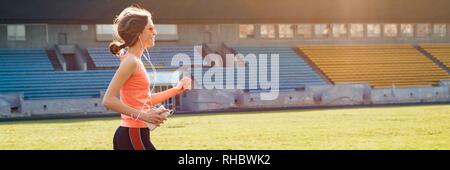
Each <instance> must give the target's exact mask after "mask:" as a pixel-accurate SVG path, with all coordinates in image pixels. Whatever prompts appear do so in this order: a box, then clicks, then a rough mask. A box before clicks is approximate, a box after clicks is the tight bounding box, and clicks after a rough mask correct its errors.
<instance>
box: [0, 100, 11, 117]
mask: <svg viewBox="0 0 450 170" xmlns="http://www.w3.org/2000/svg"><path fill="white" fill-rule="evenodd" d="M10 115H11V105H10V104H9V102H8V101H6V100H4V99H3V98H1V97H0V117H8V116H10Z"/></svg>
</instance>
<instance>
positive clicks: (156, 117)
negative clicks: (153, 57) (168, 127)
mask: <svg viewBox="0 0 450 170" xmlns="http://www.w3.org/2000/svg"><path fill="white" fill-rule="evenodd" d="M166 111H168V110H167V109H163V108H158V109H151V110H149V111H147V112H146V113H142V114H141V116H140V117H139V119H141V120H143V121H145V122H149V123H152V124H154V125H156V126H157V127H159V126H160V125H161V124H162V123H164V121H165V120H167V119H166V118H165V117H164V116H163V115H161V114H162V113H164V112H166Z"/></svg>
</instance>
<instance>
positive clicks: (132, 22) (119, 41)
mask: <svg viewBox="0 0 450 170" xmlns="http://www.w3.org/2000/svg"><path fill="white" fill-rule="evenodd" d="M151 17H152V15H151V14H150V12H148V11H147V10H145V9H143V8H141V7H139V6H137V5H133V6H130V7H127V8H125V9H124V10H123V11H122V12H121V13H120V14H119V15H118V16H117V17H116V19H114V35H113V36H114V40H113V42H111V43H110V44H109V50H110V51H111V53H112V54H114V55H119V54H120V52H121V51H122V49H123V48H125V47H130V46H133V45H134V44H136V42H137V41H138V38H139V34H140V33H141V32H142V31H143V30H144V28H145V26H146V25H147V23H148V20H149V19H151Z"/></svg>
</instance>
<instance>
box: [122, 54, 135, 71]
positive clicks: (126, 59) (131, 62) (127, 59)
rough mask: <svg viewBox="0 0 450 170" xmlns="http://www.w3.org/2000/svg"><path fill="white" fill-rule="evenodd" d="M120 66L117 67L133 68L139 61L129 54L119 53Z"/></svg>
mask: <svg viewBox="0 0 450 170" xmlns="http://www.w3.org/2000/svg"><path fill="white" fill-rule="evenodd" d="M120 60H121V62H120V66H119V67H126V68H134V69H136V68H137V67H138V64H139V61H138V59H137V58H136V57H133V56H129V55H126V54H125V55H121V56H120Z"/></svg>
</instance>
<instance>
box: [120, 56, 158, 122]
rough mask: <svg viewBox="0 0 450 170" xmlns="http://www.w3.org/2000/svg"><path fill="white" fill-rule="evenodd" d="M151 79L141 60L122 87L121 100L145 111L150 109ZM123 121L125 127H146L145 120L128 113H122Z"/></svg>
mask: <svg viewBox="0 0 450 170" xmlns="http://www.w3.org/2000/svg"><path fill="white" fill-rule="evenodd" d="M124 59H125V56H121V57H120V60H121V61H123V60H124ZM149 95H150V80H149V78H148V75H147V71H146V69H145V66H144V64H143V63H142V61H141V60H139V64H138V66H137V68H136V71H135V72H134V73H133V74H132V75H131V76H130V77H129V78H128V80H127V81H125V83H124V85H123V86H122V88H121V89H120V101H122V102H123V103H125V104H126V105H128V106H130V107H132V108H134V109H137V110H141V109H143V112H145V111H147V110H149V109H150V108H151V106H150V99H149ZM146 100H147V101H146ZM121 119H122V121H121V123H120V125H121V126H123V127H129V128H146V127H147V126H146V125H145V123H144V121H142V120H139V119H137V120H135V118H132V117H130V116H128V115H125V114H121Z"/></svg>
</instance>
